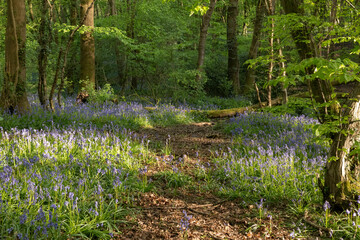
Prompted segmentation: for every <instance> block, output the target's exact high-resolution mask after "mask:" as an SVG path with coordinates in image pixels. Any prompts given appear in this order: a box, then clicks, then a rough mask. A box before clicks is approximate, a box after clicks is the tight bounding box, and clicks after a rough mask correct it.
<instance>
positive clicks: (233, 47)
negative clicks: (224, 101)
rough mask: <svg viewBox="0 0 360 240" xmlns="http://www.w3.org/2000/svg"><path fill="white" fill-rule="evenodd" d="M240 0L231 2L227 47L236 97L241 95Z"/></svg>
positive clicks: (230, 0)
mask: <svg viewBox="0 0 360 240" xmlns="http://www.w3.org/2000/svg"><path fill="white" fill-rule="evenodd" d="M238 6H239V1H238V0H229V6H228V11H227V45H228V79H229V80H230V81H231V82H232V84H233V89H234V93H235V95H239V94H240V82H239V58H238V48H237V33H238V31H237V29H238V28H237V21H236V18H237V16H238V13H239V10H238Z"/></svg>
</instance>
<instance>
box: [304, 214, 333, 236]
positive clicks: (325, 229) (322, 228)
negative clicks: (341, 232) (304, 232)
mask: <svg viewBox="0 0 360 240" xmlns="http://www.w3.org/2000/svg"><path fill="white" fill-rule="evenodd" d="M302 219H303V220H304V222H306V223H307V224H309V225H311V226H313V227H315V228H317V229H319V230H323V231H326V232H331V229H330V228H326V227H323V226H320V225H318V224H316V223H314V222H312V221H310V220H309V219H306V217H305V216H304V217H303V218H302Z"/></svg>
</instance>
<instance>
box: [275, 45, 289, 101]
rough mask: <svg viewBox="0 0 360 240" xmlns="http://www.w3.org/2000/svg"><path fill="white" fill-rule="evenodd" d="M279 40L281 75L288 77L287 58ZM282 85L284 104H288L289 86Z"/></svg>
mask: <svg viewBox="0 0 360 240" xmlns="http://www.w3.org/2000/svg"><path fill="white" fill-rule="evenodd" d="M277 42H278V45H279V57H280V61H279V65H280V70H281V75H282V77H284V78H285V77H286V66H285V59H284V54H283V51H282V47H281V46H280V39H277ZM281 87H282V90H283V98H282V104H287V103H288V92H287V88H286V87H285V85H284V83H282V84H281Z"/></svg>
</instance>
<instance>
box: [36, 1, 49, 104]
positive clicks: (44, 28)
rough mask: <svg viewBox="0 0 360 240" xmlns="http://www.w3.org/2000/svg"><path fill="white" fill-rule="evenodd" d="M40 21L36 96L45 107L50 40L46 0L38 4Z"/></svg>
mask: <svg viewBox="0 0 360 240" xmlns="http://www.w3.org/2000/svg"><path fill="white" fill-rule="evenodd" d="M40 8H41V9H40V10H41V20H40V26H39V38H38V43H39V46H40V51H39V55H38V69H39V82H38V95H39V100H40V104H41V105H42V106H43V107H46V69H47V62H48V49H49V43H50V40H51V33H50V31H51V29H50V19H49V16H48V14H49V11H48V10H49V6H48V1H47V0H42V2H41V4H40Z"/></svg>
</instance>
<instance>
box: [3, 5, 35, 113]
mask: <svg viewBox="0 0 360 240" xmlns="http://www.w3.org/2000/svg"><path fill="white" fill-rule="evenodd" d="M25 45H26V10H25V0H21V1H20V0H16V1H15V0H7V25H6V35H5V78H4V83H3V88H2V92H1V96H0V106H1V107H2V108H3V109H4V110H8V111H10V112H11V113H13V112H14V111H15V110H16V111H18V112H19V113H24V112H26V111H27V110H28V109H29V102H28V99H27V94H26V66H25V49H26V47H25Z"/></svg>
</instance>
